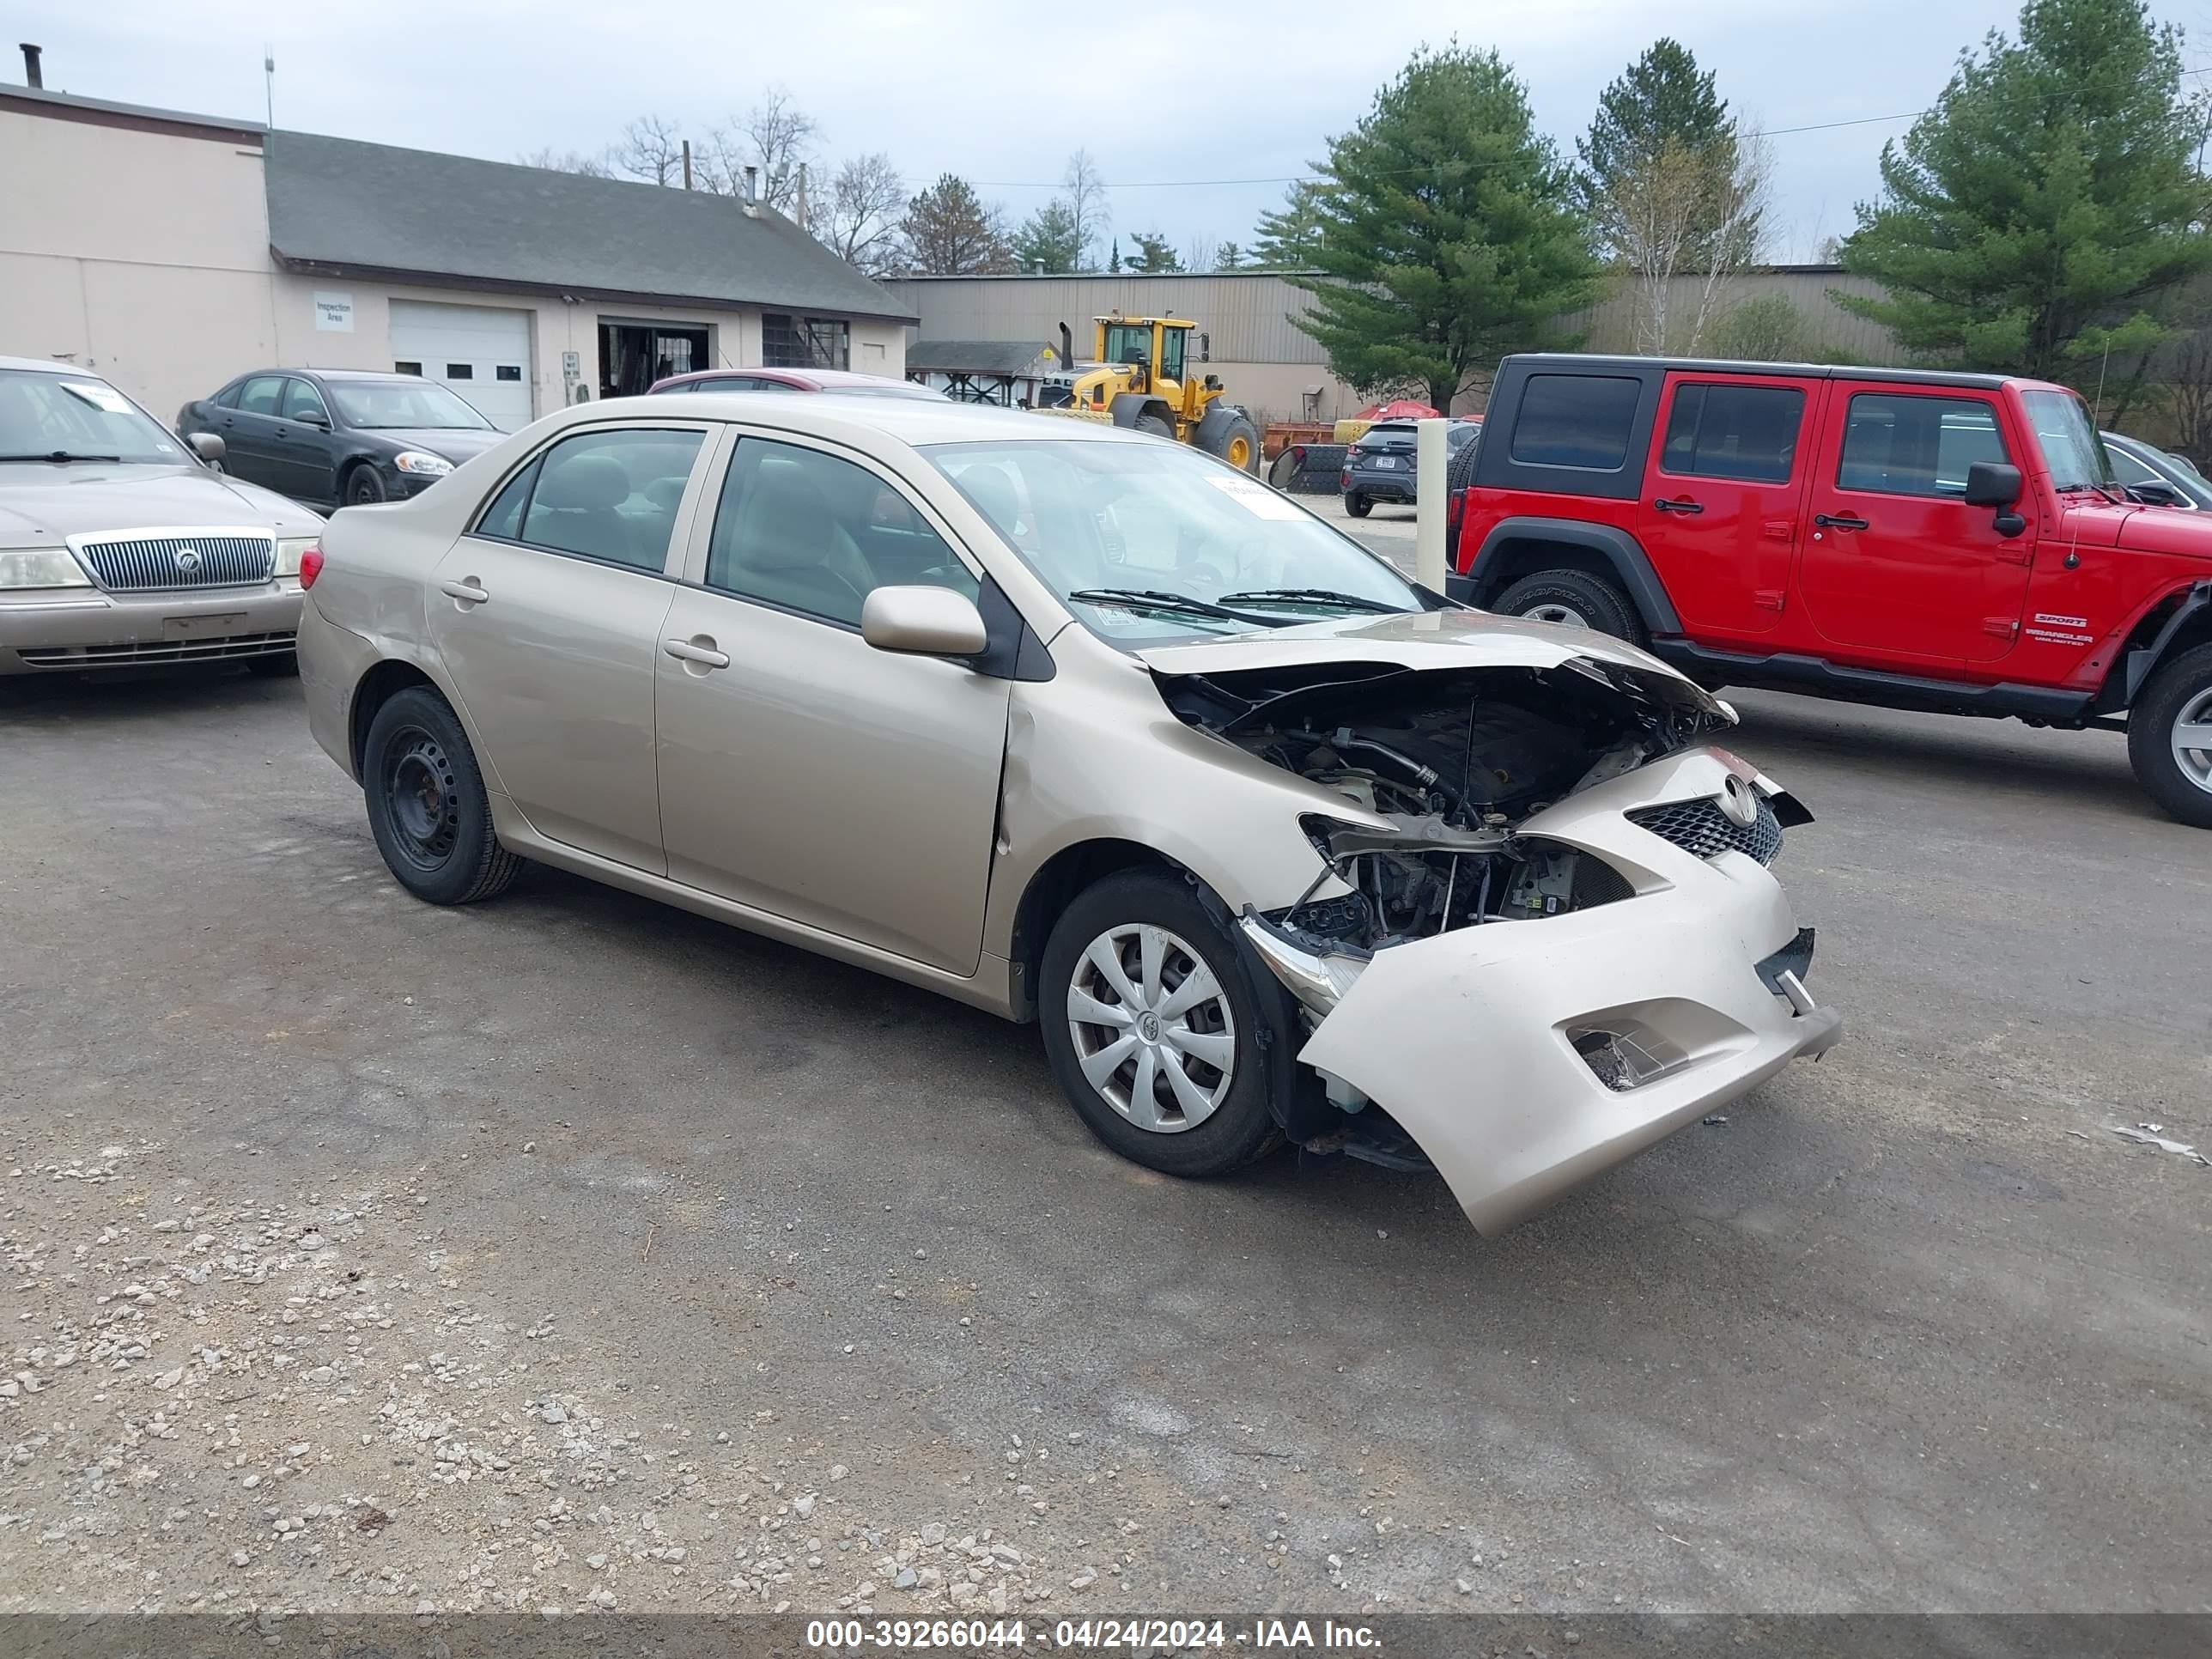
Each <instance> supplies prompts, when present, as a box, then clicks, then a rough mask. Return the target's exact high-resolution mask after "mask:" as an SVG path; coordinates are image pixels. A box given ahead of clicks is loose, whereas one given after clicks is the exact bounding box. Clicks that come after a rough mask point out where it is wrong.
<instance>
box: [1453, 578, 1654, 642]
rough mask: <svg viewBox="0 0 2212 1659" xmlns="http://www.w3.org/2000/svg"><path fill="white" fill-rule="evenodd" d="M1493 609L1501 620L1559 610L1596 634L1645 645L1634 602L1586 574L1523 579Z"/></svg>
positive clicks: (1502, 596)
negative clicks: (1568, 612)
mask: <svg viewBox="0 0 2212 1659" xmlns="http://www.w3.org/2000/svg"><path fill="white" fill-rule="evenodd" d="M1490 608H1491V609H1492V610H1493V611H1496V612H1497V613H1498V615H1499V616H1501V617H1527V616H1531V615H1536V614H1540V613H1541V612H1543V611H1548V610H1552V609H1553V608H1557V609H1559V610H1562V611H1570V612H1571V613H1573V615H1574V616H1576V617H1580V618H1581V625H1582V626H1583V627H1584V628H1587V629H1591V630H1592V631H1593V632H1595V633H1599V634H1610V635H1613V638H1614V639H1616V640H1626V641H1628V642H1629V643H1630V644H1631V645H1641V644H1643V643H1644V620H1643V618H1642V617H1638V615H1637V614H1636V606H1635V604H1634V602H1633V601H1632V600H1631V599H1629V597H1628V595H1627V594H1626V593H1624V592H1621V591H1620V588H1618V587H1616V586H1613V583H1611V582H1609V581H1607V580H1606V579H1605V578H1604V577H1602V576H1593V575H1591V574H1589V571H1587V570H1540V571H1538V572H1537V573H1536V574H1534V575H1533V576H1523V577H1522V579H1521V580H1519V581H1517V582H1516V583H1514V584H1513V586H1510V587H1509V588H1507V589H1506V590H1505V591H1504V592H1503V593H1501V594H1499V595H1498V603H1497V604H1495V605H1492V606H1491V607H1490ZM1546 620H1547V621H1553V622H1558V621H1564V620H1565V618H1564V617H1547V618H1546Z"/></svg>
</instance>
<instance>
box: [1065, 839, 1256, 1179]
mask: <svg viewBox="0 0 2212 1659" xmlns="http://www.w3.org/2000/svg"><path fill="white" fill-rule="evenodd" d="M1037 1017H1038V1018H1039V1020H1040V1021H1041V1022H1042V1024H1043V1027H1044V1041H1045V1053H1046V1054H1047V1056H1048V1058H1049V1059H1050V1060H1051V1062H1052V1068H1053V1073H1054V1076H1055V1077H1057V1078H1058V1079H1059V1081H1060V1087H1061V1089H1062V1090H1063V1091H1065V1092H1066V1095H1067V1097H1068V1100H1069V1102H1070V1103H1072V1104H1073V1106H1074V1108H1075V1109H1076V1111H1077V1112H1078V1113H1079V1115H1081V1116H1082V1118H1083V1121H1085V1123H1087V1124H1089V1125H1090V1126H1091V1131H1092V1133H1095V1134H1097V1137H1098V1138H1099V1139H1101V1140H1103V1141H1104V1142H1105V1143H1106V1144H1107V1145H1108V1146H1111V1147H1112V1148H1113V1149H1114V1150H1115V1152H1119V1153H1121V1156H1122V1157H1124V1158H1130V1159H1132V1160H1133V1161H1134V1162H1136V1163H1139V1164H1144V1165H1145V1166H1146V1167H1147V1168H1148V1169H1154V1170H1160V1171H1162V1172H1163V1173H1164V1174H1167V1175H1175V1176H1213V1175H1221V1174H1225V1173H1226V1172H1227V1171H1229V1170H1234V1169H1237V1168H1238V1167H1239V1166H1240V1165H1243V1164H1249V1163H1250V1162H1251V1161H1252V1160H1253V1159H1254V1158H1257V1157H1259V1156H1260V1155H1261V1153H1262V1152H1266V1151H1267V1149H1268V1147H1269V1146H1272V1145H1273V1142H1274V1139H1275V1135H1276V1125H1275V1117H1274V1113H1273V1108H1272V1104H1271V1103H1270V1101H1269V1098H1268V1091H1269V1084H1268V1079H1267V1070H1268V1068H1267V1063H1266V1050H1267V1046H1268V1045H1269V1044H1270V1043H1271V1042H1276V1043H1279V1042H1287V1041H1289V1040H1290V1037H1291V1034H1290V1033H1288V1032H1284V1031H1274V1030H1265V1028H1266V1026H1267V1022H1268V1021H1269V1020H1270V1019H1271V1018H1273V1017H1274V1016H1273V1009H1272V1008H1271V1007H1267V1006H1263V1005H1262V1004H1261V1000H1260V999H1259V998H1258V997H1257V996H1255V994H1254V992H1253V988H1252V986H1251V982H1250V981H1249V979H1248V978H1247V977H1246V975H1245V970H1244V966H1243V960H1242V958H1241V957H1239V955H1238V953H1237V947H1236V943H1235V940H1234V939H1233V937H1232V936H1231V933H1229V931H1228V929H1227V927H1226V926H1225V923H1224V922H1223V921H1221V920H1219V919H1218V918H1217V916H1216V915H1215V914H1214V912H1213V911H1212V910H1210V909H1209V908H1207V906H1206V905H1205V904H1204V903H1203V902H1200V899H1199V896H1198V895H1197V894H1196V892H1195V891H1194V890H1193V889H1192V887H1191V885H1190V884H1189V883H1188V882H1187V881H1185V880H1183V879H1182V878H1181V877H1178V876H1172V875H1169V874H1166V873H1164V872H1154V871H1130V872H1124V873H1122V874H1121V875H1116V876H1109V877H1108V878H1106V879H1105V880H1103V881H1102V882H1100V883H1099V884H1097V885H1096V886H1094V887H1092V888H1091V889H1090V890H1088V891H1087V892H1085V893H1084V894H1082V895H1081V896H1079V897H1078V898H1077V899H1076V901H1075V902H1074V903H1073V904H1071V905H1070V906H1068V908H1067V910H1066V913H1065V914H1064V915H1062V916H1061V917H1060V921H1059V923H1058V925H1057V926H1055V927H1054V929H1053V932H1052V937H1051V939H1049V940H1048V942H1047V944H1046V945H1045V951H1044V961H1043V964H1042V974H1041V975H1040V979H1039V990H1038V1007H1037ZM1263 1030H1265V1035H1264V1036H1263Z"/></svg>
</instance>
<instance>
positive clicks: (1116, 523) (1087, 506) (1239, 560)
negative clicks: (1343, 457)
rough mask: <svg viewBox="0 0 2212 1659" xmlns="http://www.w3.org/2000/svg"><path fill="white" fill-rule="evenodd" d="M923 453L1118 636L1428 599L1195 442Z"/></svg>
mask: <svg viewBox="0 0 2212 1659" xmlns="http://www.w3.org/2000/svg"><path fill="white" fill-rule="evenodd" d="M922 453H924V454H925V455H927V457H928V458H929V460H930V463H931V465H933V466H935V467H936V468H937V469H938V470H939V471H940V472H942V473H944V475H945V477H948V478H950V479H951V481H952V483H953V485H954V487H955V488H957V489H958V490H959V491H960V493H961V494H962V495H964V496H966V497H967V499H968V501H969V503H970V505H972V506H973V507H975V510H976V511H977V512H978V513H981V515H982V516H983V517H984V518H985V519H986V520H988V521H989V522H990V524H991V526H992V528H993V529H994V530H995V531H996V532H998V534H999V537H1000V539H1001V540H1002V541H1004V542H1005V543H1006V545H1007V546H1008V547H1009V548H1011V549H1012V550H1013V552H1014V553H1015V554H1017V555H1018V556H1019V557H1020V558H1021V560H1022V562H1024V564H1026V565H1028V566H1029V567H1030V568H1031V569H1032V570H1034V571H1035V572H1036V574H1037V575H1038V577H1039V578H1040V579H1041V580H1042V581H1044V582H1045V584H1046V585H1047V586H1049V587H1050V588H1051V589H1052V590H1053V592H1055V593H1057V594H1058V595H1059V596H1060V599H1062V600H1064V601H1066V604H1067V607H1068V609H1069V611H1071V612H1073V614H1074V615H1075V616H1076V617H1078V618H1079V619H1080V620H1081V621H1082V623H1083V624H1084V626H1085V627H1086V628H1088V629H1090V630H1091V632H1092V633H1094V634H1097V635H1099V636H1100V637H1101V638H1103V639H1105V640H1108V641H1111V642H1113V643H1115V644H1117V645H1125V646H1137V645H1146V644H1156V643H1158V642H1160V641H1164V640H1172V639H1178V638H1190V637H1193V636H1194V635H1203V634H1241V633H1247V632H1249V631H1251V630H1253V629H1260V628H1267V627H1275V626H1282V625H1285V624H1288V623H1301V622H1312V621H1315V620H1316V619H1317V618H1320V617H1342V616H1346V615H1359V614H1363V613H1367V612H1373V613H1376V614H1382V613H1385V612H1393V611H1419V610H1422V609H1423V608H1424V603H1423V600H1422V599H1421V596H1420V592H1419V590H1418V589H1416V588H1415V587H1414V586H1413V584H1412V583H1411V582H1409V581H1407V580H1406V579H1405V578H1404V577H1403V576H1401V575H1400V574H1398V573H1397V572H1396V571H1395V570H1393V569H1392V568H1390V567H1389V565H1388V564H1387V563H1385V562H1383V560H1381V559H1379V558H1377V557H1376V556H1375V555H1373V554H1372V553H1370V552H1369V551H1368V550H1366V549H1365V548H1364V547H1362V546H1360V545H1359V544H1358V543H1357V542H1354V541H1352V539H1350V538H1348V537H1346V536H1344V535H1342V534H1340V532H1337V531H1336V530H1334V529H1333V528H1331V527H1330V526H1328V525H1327V524H1325V523H1323V522H1322V520H1319V519H1317V518H1316V517H1315V516H1314V515H1313V514H1312V513H1308V512H1307V511H1306V510H1305V509H1304V507H1300V506H1298V505H1297V502H1296V501H1292V500H1291V499H1290V498H1289V497H1288V496H1285V495H1279V494H1278V493H1277V492H1276V491H1274V490H1272V489H1268V488H1267V485H1265V484H1264V483H1261V482H1260V481H1259V480H1258V479H1257V478H1253V477H1247V476H1246V475H1245V474H1243V473H1242V472H1238V471H1234V470H1233V469H1231V468H1229V467H1226V466H1224V465H1222V464H1221V463H1220V462H1218V461H1217V460H1215V459H1212V457H1211V456H1207V455H1202V454H1198V453H1193V452H1192V451H1191V450H1189V449H1187V448H1182V447H1175V446H1170V445H1166V444H1148V443H1115V442H1110V441H1085V440H1079V439H1078V440H1069V439H1043V440H1034V441H1032V440H1023V441H1011V442H1009V441H998V442H992V443H962V444H935V445H931V446H928V447H926V448H925V449H924V450H923V451H922Z"/></svg>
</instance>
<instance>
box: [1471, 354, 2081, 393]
mask: <svg viewBox="0 0 2212 1659" xmlns="http://www.w3.org/2000/svg"><path fill="white" fill-rule="evenodd" d="M1505 361H1506V362H1510V363H1526V364H1528V365H1529V366H1531V367H1532V368H1543V369H1545V370H1546V371H1547V372H1549V373H1552V374H1561V373H1567V374H1605V373H1607V371H1609V370H1619V369H1635V370H1638V371H1648V370H1650V369H1654V368H1661V369H1668V370H1688V371H1690V372H1692V373H1695V374H1769V375H1772V376H1774V377H1776V378H1777V379H1781V380H1894V381H1898V382H1900V383H1902V384H1905V385H1908V386H1910V385H1920V386H1974V387H1978V388H1979V389H1981V390H1984V391H1990V392H1994V391H1995V390H1996V388H1997V387H1999V386H2027V387H2029V388H2031V389H2045V388H2047V389H2049V390H2051V391H2053V392H2063V391H2064V390H2066V388H2065V387H2063V386H2057V385H2056V384H2054V383H2053V382H2051V381H2048V380H2029V379H2027V378H2026V377H2025V376H2022V375H2018V374H1970V373H1968V372H1966V370H1963V369H1957V370H1954V369H1948V368H1877V367H1875V366H1872V365H1868V366H1865V367H1854V366H1851V365H1848V364H1839V363H1759V362H1746V361H1742V360H1740V359H1735V358H1727V357H1622V356H1603V355H1597V354H1588V353H1583V352H1579V351H1524V352H1516V353H1515V354H1514V355H1513V356H1510V357H1508V358H1507V359H1506V360H1505ZM1500 367H1503V365H1500Z"/></svg>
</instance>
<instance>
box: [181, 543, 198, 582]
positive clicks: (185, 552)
mask: <svg viewBox="0 0 2212 1659" xmlns="http://www.w3.org/2000/svg"><path fill="white" fill-rule="evenodd" d="M198 568H200V550H199V549H197V547H180V548H179V549H178V550H177V574H179V576H189V575H191V574H192V572H193V571H195V570H197V569H198Z"/></svg>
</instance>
